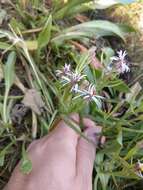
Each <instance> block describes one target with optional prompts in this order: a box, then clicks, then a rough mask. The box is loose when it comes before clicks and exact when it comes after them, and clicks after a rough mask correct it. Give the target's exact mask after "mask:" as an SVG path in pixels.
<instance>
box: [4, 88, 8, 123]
mask: <svg viewBox="0 0 143 190" xmlns="http://www.w3.org/2000/svg"><path fill="white" fill-rule="evenodd" d="M8 94H9V89H6V91H5V96H4V104H3V120H4V123H7V100H8Z"/></svg>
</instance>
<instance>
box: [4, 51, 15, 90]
mask: <svg viewBox="0 0 143 190" xmlns="http://www.w3.org/2000/svg"><path fill="white" fill-rule="evenodd" d="M15 61H16V54H15V52H11V53H10V54H9V56H8V59H7V62H6V64H5V66H4V79H5V86H6V89H7V90H9V89H10V87H11V86H12V84H13V82H14V79H15V71H14V65H15Z"/></svg>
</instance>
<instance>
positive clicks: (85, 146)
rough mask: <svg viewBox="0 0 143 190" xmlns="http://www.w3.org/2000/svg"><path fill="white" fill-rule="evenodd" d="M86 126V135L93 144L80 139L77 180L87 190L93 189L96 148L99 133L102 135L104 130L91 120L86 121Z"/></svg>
mask: <svg viewBox="0 0 143 190" xmlns="http://www.w3.org/2000/svg"><path fill="white" fill-rule="evenodd" d="M84 125H85V127H86V128H87V129H86V130H85V132H84V135H85V136H86V137H87V138H88V139H89V140H91V141H92V142H93V143H91V142H89V141H87V140H86V139H84V138H82V137H81V138H80V139H79V142H78V145H77V167H76V169H77V180H78V182H79V183H80V184H81V185H84V186H83V188H85V189H86V190H90V189H92V171H93V165H94V160H95V154H96V148H97V144H98V141H99V137H98V135H97V133H100V132H101V130H102V128H101V127H99V126H96V125H95V123H94V122H93V121H91V120H89V119H85V120H84Z"/></svg>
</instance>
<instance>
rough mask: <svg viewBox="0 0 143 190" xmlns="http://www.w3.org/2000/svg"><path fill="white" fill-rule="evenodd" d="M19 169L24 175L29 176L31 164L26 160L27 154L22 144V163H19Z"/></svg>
mask: <svg viewBox="0 0 143 190" xmlns="http://www.w3.org/2000/svg"><path fill="white" fill-rule="evenodd" d="M20 169H21V171H22V172H23V173H24V174H29V173H30V172H31V171H32V162H31V160H30V159H29V158H28V154H27V152H26V150H25V145H24V143H23V146H22V161H21V165H20Z"/></svg>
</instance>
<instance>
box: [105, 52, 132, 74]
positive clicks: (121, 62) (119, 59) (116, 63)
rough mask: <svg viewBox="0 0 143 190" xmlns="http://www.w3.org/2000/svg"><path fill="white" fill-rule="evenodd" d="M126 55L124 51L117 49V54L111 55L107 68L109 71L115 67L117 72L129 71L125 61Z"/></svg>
mask: <svg viewBox="0 0 143 190" xmlns="http://www.w3.org/2000/svg"><path fill="white" fill-rule="evenodd" d="M126 56H127V53H126V51H122V50H120V51H118V52H117V56H113V57H111V64H110V65H109V67H108V70H109V71H111V70H112V69H115V71H116V72H117V73H118V74H123V73H127V72H129V71H130V68H129V66H128V63H127V61H126Z"/></svg>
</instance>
